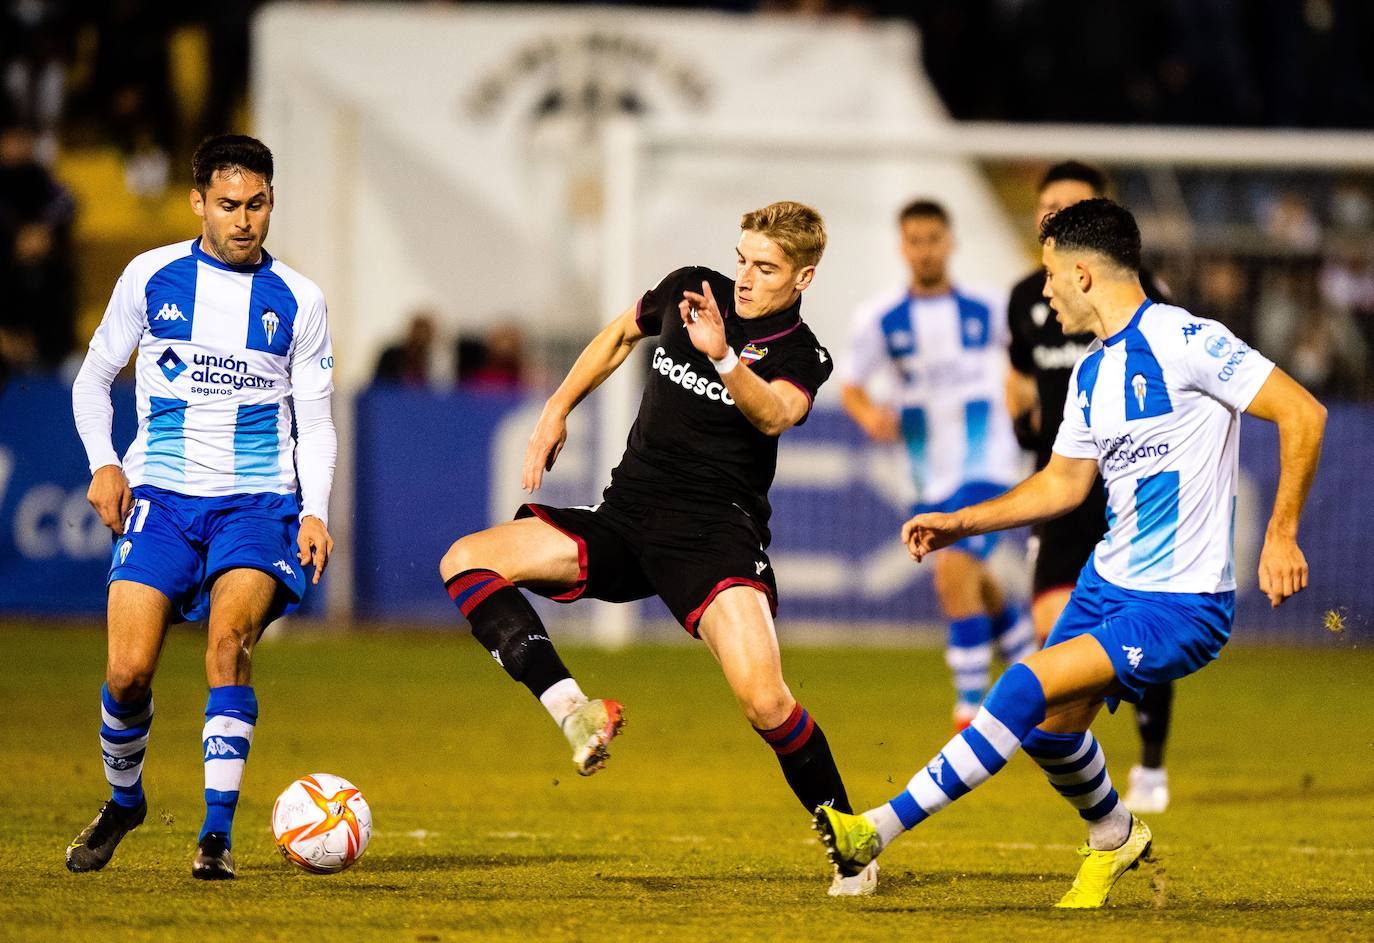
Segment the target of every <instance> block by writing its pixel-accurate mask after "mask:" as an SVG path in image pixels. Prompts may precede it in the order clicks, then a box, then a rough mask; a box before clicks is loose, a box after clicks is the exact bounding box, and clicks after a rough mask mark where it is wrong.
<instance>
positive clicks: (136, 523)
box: [124, 498, 152, 534]
mask: <svg viewBox="0 0 1374 943" xmlns="http://www.w3.org/2000/svg"><path fill="white" fill-rule="evenodd" d="M151 506H152V504H151V502H149V501H148V499H147V498H136V499H135V500H134V506H133V507H131V508H129V516H128V517H126V518H124V533H126V534H137V533H140V532H141V531H142V530H143V525H144V524H145V523H147V521H148V509H149V508H150V507H151Z"/></svg>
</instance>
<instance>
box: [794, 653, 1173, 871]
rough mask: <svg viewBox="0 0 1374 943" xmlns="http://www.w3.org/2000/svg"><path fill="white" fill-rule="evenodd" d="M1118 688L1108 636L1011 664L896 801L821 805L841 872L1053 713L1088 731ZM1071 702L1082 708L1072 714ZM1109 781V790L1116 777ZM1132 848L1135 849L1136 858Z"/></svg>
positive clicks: (961, 789) (967, 785)
mask: <svg viewBox="0 0 1374 943" xmlns="http://www.w3.org/2000/svg"><path fill="white" fill-rule="evenodd" d="M1114 690H1116V669H1115V666H1114V665H1113V663H1112V661H1111V659H1110V658H1108V656H1107V654H1106V652H1105V651H1104V650H1103V648H1102V645H1101V643H1100V642H1098V641H1097V640H1096V639H1094V638H1092V637H1091V636H1080V637H1078V638H1073V639H1069V640H1068V641H1066V642H1064V643H1062V644H1060V645H1055V646H1053V647H1051V648H1047V649H1044V650H1042V651H1039V652H1036V653H1035V654H1034V655H1031V656H1030V657H1029V658H1027V659H1026V660H1025V661H1024V662H1022V663H1021V664H1019V665H1014V666H1012V667H1011V668H1009V669H1007V671H1006V672H1005V673H1004V674H1003V675H1002V677H1001V678H999V679H998V681H997V683H996V684H995V685H993V688H992V690H991V691H990V692H989V693H988V696H987V699H986V700H985V701H984V703H983V706H982V707H981V708H980V709H979V711H978V713H977V715H976V716H975V717H974V718H973V722H972V723H971V724H970V725H969V726H968V728H967V729H965V730H964V731H962V732H961V733H959V734H958V735H956V736H955V737H954V738H953V739H952V740H950V741H949V742H948V743H947V744H945V747H944V749H942V750H941V751H940V753H938V754H937V755H936V756H935V757H934V758H932V759H931V761H930V762H929V763H928V764H926V766H925V767H924V768H922V769H921V770H920V771H919V772H918V773H917V774H916V775H915V776H914V777H912V779H911V781H910V782H909V783H908V784H907V787H906V789H904V790H903V791H902V792H900V793H898V794H897V795H896V796H895V797H894V798H893V799H892V800H891V801H890V802H888V803H886V804H884V805H882V806H879V807H878V808H875V809H870V810H868V811H867V812H865V813H864V814H863V815H843V814H839V813H836V812H835V811H833V810H830V809H824V808H821V809H817V810H816V828H817V830H818V831H819V832H820V833H821V838H822V840H823V841H824V843H825V845H826V848H827V850H828V851H829V854H830V858H831V861H832V862H833V863H834V865H835V867H836V868H837V869H838V870H839V871H840V873H842V874H854V873H857V872H858V871H859V870H861V869H862V868H864V867H866V866H867V865H868V864H869V863H871V862H872V861H873V860H875V859H876V858H877V857H878V854H879V853H880V852H881V851H882V850H883V849H884V848H886V847H887V846H888V845H889V844H891V843H892V841H893V840H895V839H896V838H897V836H899V835H901V834H902V833H903V832H905V831H907V830H909V829H911V828H914V827H916V826H917V825H918V824H920V823H921V822H923V821H925V820H926V819H927V818H929V817H930V816H932V815H934V814H935V813H936V812H939V811H940V810H942V809H944V808H945V807H946V806H948V805H949V804H950V803H951V802H953V801H954V800H955V799H958V798H960V797H961V796H963V795H966V794H967V793H968V792H970V791H971V790H973V789H975V788H976V787H978V786H980V785H982V784H983V783H984V782H986V781H987V780H988V779H989V778H991V777H992V776H993V775H994V774H996V773H997V772H999V771H1000V770H1001V769H1002V768H1003V767H1004V766H1005V765H1006V763H1007V761H1008V760H1009V759H1010V758H1011V757H1012V755H1013V754H1014V753H1015V752H1016V750H1017V748H1018V747H1020V746H1021V745H1022V743H1023V742H1025V741H1026V740H1027V738H1028V737H1031V736H1032V734H1033V732H1034V731H1035V729H1036V727H1038V726H1040V725H1042V724H1044V723H1045V720H1046V717H1047V716H1050V717H1056V718H1057V720H1059V721H1061V722H1066V721H1069V718H1070V716H1072V718H1073V719H1074V720H1077V721H1079V722H1081V723H1082V724H1083V725H1084V726H1083V731H1081V732H1086V729H1087V728H1086V724H1087V723H1088V722H1090V720H1091V715H1092V714H1093V713H1095V711H1096V707H1097V705H1100V703H1101V701H1102V698H1103V697H1105V696H1106V695H1108V694H1109V693H1111V692H1112V691H1114ZM1083 705H1090V707H1083ZM1069 707H1072V708H1074V709H1075V710H1077V713H1074V714H1072V715H1068V714H1065V709H1066V708H1069ZM1057 715H1058V716H1057ZM1104 762H1105V761H1104ZM1094 788H1096V786H1094ZM1107 788H1108V790H1110V788H1111V787H1110V784H1108V786H1107ZM1142 828H1143V825H1142ZM1144 835H1145V838H1146V841H1145V843H1144V845H1142V846H1141V847H1140V848H1138V849H1136V848H1134V846H1132V849H1123V850H1122V851H1120V852H1118V853H1117V855H1115V856H1113V858H1114V859H1116V858H1119V859H1120V860H1115V864H1118V865H1120V867H1119V868H1117V869H1116V870H1115V873H1114V874H1112V875H1111V880H1110V883H1108V884H1107V885H1106V890H1110V887H1111V883H1114V882H1115V879H1116V878H1117V877H1120V874H1121V873H1123V872H1124V871H1125V870H1126V868H1127V867H1129V866H1130V865H1131V864H1133V863H1134V861H1135V860H1136V859H1138V858H1139V857H1141V856H1142V855H1143V854H1144V853H1145V848H1146V846H1148V830H1146V831H1145V832H1144ZM1126 850H1134V852H1135V854H1134V856H1133V857H1131V858H1129V860H1127V857H1126V854H1125V851H1126ZM1105 896H1106V895H1105V890H1104V891H1103V892H1102V897H1103V898H1105Z"/></svg>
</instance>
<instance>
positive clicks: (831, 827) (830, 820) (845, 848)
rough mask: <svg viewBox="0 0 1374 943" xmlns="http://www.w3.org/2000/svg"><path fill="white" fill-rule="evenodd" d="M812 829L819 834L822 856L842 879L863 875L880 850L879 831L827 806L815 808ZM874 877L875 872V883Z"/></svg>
mask: <svg viewBox="0 0 1374 943" xmlns="http://www.w3.org/2000/svg"><path fill="white" fill-rule="evenodd" d="M811 827H812V828H814V829H815V830H816V831H817V832H819V833H820V837H821V844H822V845H824V846H825V853H826V854H827V855H828V856H829V857H830V863H831V864H833V865H834V866H835V870H837V871H838V872H839V873H840V875H841V876H842V877H847V878H849V877H854V876H855V875H856V874H859V873H860V872H862V871H863V870H864V869H865V868H867V867H868V866H869V864H871V863H872V862H873V859H875V858H877V857H878V852H879V851H881V850H882V847H881V843H880V842H879V840H878V830H877V829H876V828H874V827H873V823H872V822H870V821H869V820H868V819H866V818H864V817H863V816H862V815H850V814H848V813H846V812H839V811H837V810H835V809H832V808H830V806H828V805H823V806H817V808H816V816H815V818H814V819H813V820H812V822H811ZM876 878H877V872H876V870H875V872H874V879H875V882H876Z"/></svg>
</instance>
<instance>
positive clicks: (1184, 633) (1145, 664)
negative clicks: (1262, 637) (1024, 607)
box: [1045, 557, 1236, 710]
mask: <svg viewBox="0 0 1374 943" xmlns="http://www.w3.org/2000/svg"><path fill="white" fill-rule="evenodd" d="M1235 615H1236V594H1235V593H1147V592H1141V591H1139V590H1134V589H1123V588H1122V587H1120V586H1117V585H1115V584H1114V583H1109V582H1107V581H1106V580H1104V579H1103V578H1102V577H1101V576H1099V575H1098V573H1097V567H1096V566H1095V565H1094V562H1093V558H1092V557H1089V558H1088V562H1087V564H1086V565H1085V566H1084V567H1083V571H1082V572H1081V573H1079V575H1078V585H1076V586H1075V587H1074V588H1073V595H1072V596H1070V597H1069V604H1068V605H1067V606H1065V607H1064V611H1063V613H1062V614H1060V616H1059V621H1058V622H1056V623H1055V624H1054V630H1053V631H1052V632H1050V637H1049V638H1048V639H1046V640H1045V647H1046V648H1048V647H1050V646H1051V645H1057V644H1059V643H1060V642H1067V641H1068V640H1069V639H1071V638H1077V637H1078V636H1080V635H1091V636H1092V637H1093V638H1095V639H1097V641H1098V642H1100V643H1101V645H1102V647H1103V648H1104V649H1106V652H1107V657H1108V658H1110V659H1111V660H1112V667H1113V668H1114V669H1116V678H1117V680H1118V681H1120V682H1121V685H1122V687H1124V688H1125V689H1126V693H1125V694H1122V695H1121V697H1120V700H1126V701H1130V702H1131V703H1133V704H1134V703H1136V702H1137V701H1139V700H1140V696H1141V694H1142V693H1143V692H1144V690H1145V689H1146V688H1148V687H1153V686H1154V685H1157V684H1164V683H1165V682H1167V681H1177V680H1178V679H1179V678H1182V677H1186V676H1187V675H1190V674H1192V673H1193V672H1194V671H1197V670H1198V669H1199V668H1201V667H1202V666H1203V665H1205V664H1207V663H1208V662H1210V661H1212V660H1213V659H1215V658H1216V657H1217V656H1218V655H1220V654H1221V649H1222V646H1223V645H1225V644H1226V641H1227V639H1229V638H1230V637H1231V623H1232V621H1233V620H1234V619H1235ZM1117 701H1118V698H1108V699H1107V705H1108V707H1110V708H1111V709H1112V710H1116V705H1117Z"/></svg>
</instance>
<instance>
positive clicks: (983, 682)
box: [945, 615, 992, 720]
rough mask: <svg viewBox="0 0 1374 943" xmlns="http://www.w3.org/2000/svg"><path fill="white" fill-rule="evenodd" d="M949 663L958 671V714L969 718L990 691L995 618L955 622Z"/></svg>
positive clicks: (955, 685) (955, 690) (956, 620)
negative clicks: (989, 682)
mask: <svg viewBox="0 0 1374 943" xmlns="http://www.w3.org/2000/svg"><path fill="white" fill-rule="evenodd" d="M945 664H947V665H949V670H950V671H951V672H953V674H954V692H955V697H956V700H955V712H956V715H958V716H961V717H962V718H963V719H965V720H966V719H967V718H968V717H970V716H972V715H973V713H974V712H975V711H977V710H978V705H979V704H982V703H983V695H984V694H985V693H987V690H988V678H989V676H990V672H991V671H992V619H991V618H990V617H988V616H986V615H976V616H969V617H967V618H965V619H954V620H953V621H951V622H950V624H949V647H948V648H946V649H945Z"/></svg>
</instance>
